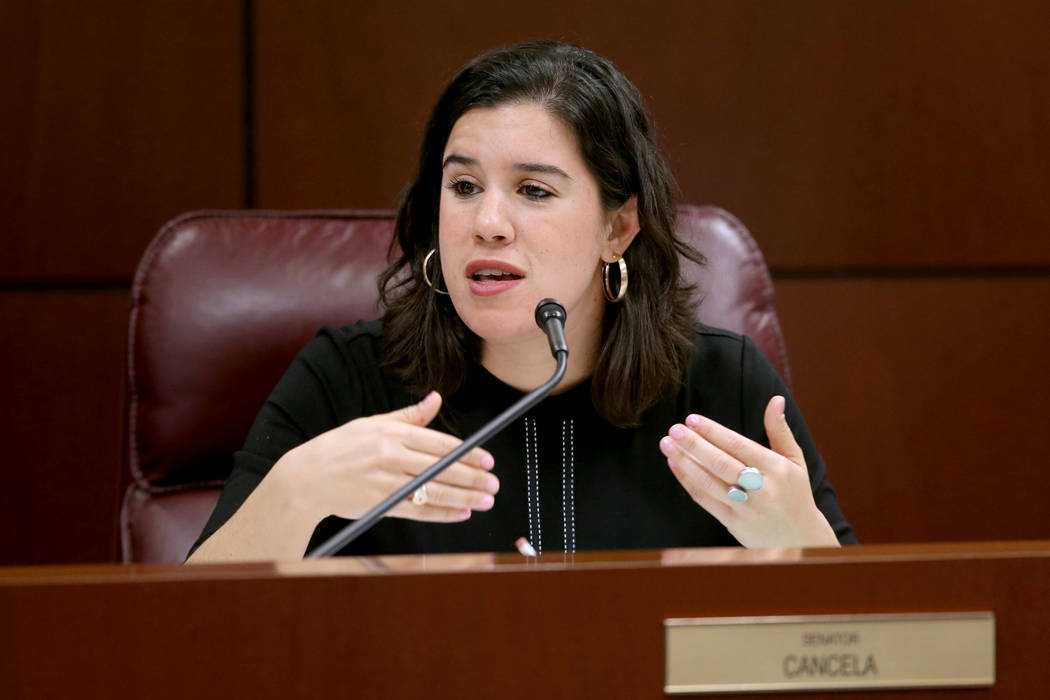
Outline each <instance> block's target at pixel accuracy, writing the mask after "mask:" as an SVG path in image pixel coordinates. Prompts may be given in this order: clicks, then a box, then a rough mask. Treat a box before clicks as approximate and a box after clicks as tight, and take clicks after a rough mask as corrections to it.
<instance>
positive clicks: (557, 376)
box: [306, 299, 569, 559]
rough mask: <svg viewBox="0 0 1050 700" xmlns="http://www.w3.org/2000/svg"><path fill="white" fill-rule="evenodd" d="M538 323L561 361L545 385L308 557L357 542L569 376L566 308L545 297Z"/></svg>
mask: <svg viewBox="0 0 1050 700" xmlns="http://www.w3.org/2000/svg"><path fill="white" fill-rule="evenodd" d="M536 324H537V325H538V326H539V327H540V328H542V329H543V332H544V333H546V334H547V340H548V342H549V343H550V346H551V354H552V355H554V359H555V361H556V362H557V363H558V365H557V367H556V368H555V370H554V375H553V376H552V377H551V378H550V379H548V380H547V381H546V382H545V383H544V384H542V385H540V386H539V387H537V388H536V389H534V390H532V391H531V392H529V393H528V394H526V395H525V396H523V397H521V398H520V399H518V401H517V403H515V404H514V405H513V406H511V407H510V408H508V409H507V410H506V411H504V412H503V413H501V414H499V415H498V416H496V417H495V418H493V419H492V420H491V421H489V422H488V423H486V424H485V425H484V426H482V428H481V429H480V430H478V432H476V433H474V434H473V435H471V436H470V437H469V438H467V439H466V440H464V441H463V443H462V444H460V445H459V447H457V448H456V449H454V450H452V451H451V452H449V453H448V454H447V455H445V456H444V457H442V458H441V459H439V460H438V461H437V462H435V463H434V464H433V465H431V466H430V467H427V469H426V470H425V471H423V472H422V473H421V474H419V476H417V477H416V478H414V479H412V480H411V481H409V482H408V483H407V484H405V485H404V486H402V487H401V488H399V489H398V490H397V491H395V492H394V493H392V494H390V496H389V497H388V498H387V499H386V500H384V501H383V502H382V503H380V504H379V505H377V506H376V507H375V508H373V509H372V510H370V511H368V512H367V513H365V514H364V515H363V516H361V518H360V519H358V520H355V521H354V522H352V523H350V524H349V525H347V526H346V527H344V528H343V529H342V530H340V531H339V532H337V533H335V534H334V535H332V537H330V538H329V539H327V540H326V541H324V542H322V543H321V544H320V545H318V546H317V547H315V548H314V549H312V550H311V551H310V552H308V553H307V555H306V558H307V559H320V558H322V557H327V556H331V555H332V554H335V553H336V552H338V551H339V550H340V549H342V548H343V547H345V546H346V545H348V544H350V543H351V542H353V541H354V540H355V539H357V538H358V537H359V536H360V535H361V534H363V533H364V532H365V531H366V530H368V529H369V528H371V527H372V526H373V525H375V524H376V522H378V520H379V519H380V518H382V517H383V516H384V515H386V514H387V512H388V511H389V510H390V509H391V508H393V507H394V506H396V505H397V504H398V503H400V502H401V501H403V500H405V499H406V498H408V497H409V496H411V495H412V494H413V493H414V492H415V490H416V489H418V488H419V487H420V486H423V485H425V484H426V483H427V482H428V481H430V480H431V479H433V478H434V477H435V476H437V475H438V474H440V473H441V472H443V471H444V470H445V469H446V468H447V467H448V466H449V465H451V464H452V463H453V462H455V461H456V460H458V459H459V458H460V457H462V456H463V455H465V454H466V453H467V452H470V451H471V450H472V449H474V448H475V447H477V446H478V445H480V444H481V443H483V442H485V441H486V440H488V439H489V438H491V437H492V436H493V435H495V434H496V433H498V432H499V431H501V430H503V428H505V427H507V426H508V425H510V424H511V423H513V422H514V420H516V419H517V418H518V417H520V416H521V415H522V414H523V413H525V411H528V410H529V409H530V408H532V407H533V406H535V405H536V404H538V403H539V402H540V401H542V400H543V398H544V397H545V396H547V394H549V393H550V392H551V391H552V390H553V389H554V387H556V386H558V383H559V382H560V381H561V380H562V377H564V376H565V368H566V367H567V366H568V364H569V344H568V343H567V342H566V340H565V307H564V306H562V305H561V304H560V303H558V302H557V301H555V300H554V299H544V300H543V301H541V302H540V303H539V304H537V306H536Z"/></svg>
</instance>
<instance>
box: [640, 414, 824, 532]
mask: <svg viewBox="0 0 1050 700" xmlns="http://www.w3.org/2000/svg"><path fill="white" fill-rule="evenodd" d="M764 422H765V426H766V435H767V436H768V437H769V445H770V448H766V447H763V446H762V445H760V444H758V443H757V442H754V441H753V440H749V439H748V438H746V437H744V436H743V435H740V434H738V433H735V432H733V431H732V430H729V429H728V428H726V427H724V426H722V425H720V424H718V423H716V422H714V421H712V420H710V419H708V418H704V417H702V416H698V415H690V416H688V417H687V418H686V419H685V425H681V424H676V425H673V426H671V429H670V430H669V431H668V433H667V436H666V437H664V438H663V439H662V440H660V451H661V452H663V453H664V455H665V456H666V457H667V463H668V465H669V466H670V467H671V471H672V472H673V473H674V475H675V477H677V478H678V481H679V482H680V483H681V484H682V486H683V487H684V488H685V490H686V491H688V492H689V495H690V496H692V498H693V500H694V501H696V502H697V503H698V504H699V505H700V506H701V507H702V508H704V509H705V510H706V511H707V512H709V513H710V514H711V515H713V516H714V517H715V518H717V519H718V521H719V522H721V523H722V524H723V525H725V527H726V529H728V530H729V532H730V533H731V534H732V535H733V537H735V538H736V539H737V541H739V542H740V543H741V544H742V545H744V546H745V547H837V546H838V545H839V542H838V539H837V538H836V537H835V533H834V531H833V530H832V529H831V526H830V525H829V524H828V521H827V518H825V517H824V514H823V513H821V512H820V510H819V509H818V508H817V506H816V503H814V502H813V491H812V489H811V487H810V484H809V472H808V470H807V469H806V460H805V457H804V456H803V454H802V448H800V447H799V446H798V443H797V442H795V436H794V435H793V434H792V433H791V428H789V427H788V424H787V420H786V419H785V418H784V397H783V396H774V397H773V398H772V399H770V401H769V404H768V405H767V406H766V413H765V418H764ZM744 467H754V468H756V469H758V470H759V471H760V472H761V473H762V478H763V483H762V486H761V488H760V489H757V490H754V491H746V493H747V500H746V501H744V502H737V501H733V500H731V499H730V498H729V489H730V487H731V486H737V481H738V479H739V478H740V472H741V470H742V469H744ZM737 488H741V487H739V486H738V487H737ZM741 490H743V489H741Z"/></svg>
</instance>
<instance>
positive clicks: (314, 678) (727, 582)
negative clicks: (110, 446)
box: [0, 541, 1050, 700]
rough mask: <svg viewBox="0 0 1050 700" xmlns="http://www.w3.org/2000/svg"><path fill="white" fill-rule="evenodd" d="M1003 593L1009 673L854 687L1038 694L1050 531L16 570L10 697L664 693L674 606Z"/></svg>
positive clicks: (959, 600)
mask: <svg viewBox="0 0 1050 700" xmlns="http://www.w3.org/2000/svg"><path fill="white" fill-rule="evenodd" d="M989 610H990V611H993V612H994V613H995V616H996V630H997V650H996V653H997V663H996V666H997V668H996V677H997V680H996V684H995V686H994V687H992V688H987V689H978V690H956V691H900V692H899V693H895V692H893V691H878V692H867V691H864V692H850V693H849V694H848V696H846V697H848V698H851V699H853V700H859V699H861V698H869V697H870V698H889V697H895V696H898V695H899V696H900V697H907V698H909V699H911V700H918V699H920V698H947V697H965V698H1011V699H1013V698H1036V697H1045V692H1046V691H1045V690H1044V683H1045V679H1046V678H1047V676H1050V671H1048V668H1050V659H1048V658H1047V656H1048V649H1050V644H1048V641H1050V632H1048V631H1050V542H1047V541H1043V542H993V543H964V544H923V545H903V546H902V545H893V546H889V545H886V546H880V545H869V546H861V547H853V548H849V549H843V550H768V551H754V552H753V551H747V550H742V549H707V550H665V551H644V552H602V553H588V554H577V555H575V556H574V557H563V556H561V555H544V556H542V557H540V558H539V559H538V560H535V559H534V560H526V559H524V558H523V557H520V556H518V555H514V556H510V555H498V556H494V555H463V556H456V555H443V556H425V557H382V558H360V559H332V560H326V561H309V562H292V563H287V564H244V565H207V566H194V567H186V566H169V565H150V566H121V565H100V566H61V567H26V568H15V567H12V568H6V569H0V678H2V684H3V685H2V688H3V692H2V695H3V697H5V698H44V697H69V698H73V697H75V698H125V697H126V698H169V697H170V698H194V697H222V698H242V697H243V698H271V697H273V698H278V697H280V698H289V697H302V698H315V697H316V698H321V697H337V698H341V697H347V698H349V697H357V698H379V697H420V698H445V697H448V698H453V697H455V698H458V699H463V698H483V697H501V698H529V700H537V699H539V698H551V697H564V698H594V699H597V698H607V697H617V698H660V697H664V695H663V674H664V666H663V664H664V658H663V648H664V639H663V624H662V623H663V620H664V619H665V618H671V617H709V616H737V615H807V614H850V613H910V612H962V611H989ZM803 695H805V697H831V696H832V694H830V693H812V694H803ZM794 696H795V697H798V694H795V695H794ZM735 697H740V696H735ZM763 697H767V698H768V697H777V696H769V695H766V696H763Z"/></svg>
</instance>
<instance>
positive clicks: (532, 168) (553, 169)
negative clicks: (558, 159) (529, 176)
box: [514, 163, 572, 180]
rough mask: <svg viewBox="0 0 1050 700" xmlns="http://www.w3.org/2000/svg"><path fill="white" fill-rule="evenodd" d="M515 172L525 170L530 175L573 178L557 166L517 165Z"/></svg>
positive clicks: (544, 164)
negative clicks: (541, 174) (540, 174)
mask: <svg viewBox="0 0 1050 700" xmlns="http://www.w3.org/2000/svg"><path fill="white" fill-rule="evenodd" d="M514 169H515V170H524V171H526V172H530V173H546V174H549V175H560V176H561V177H564V178H565V179H566V180H571V179H572V176H571V175H569V173H567V172H565V171H564V170H562V169H561V168H559V167H558V166H557V165H547V164H546V163H515V164H514Z"/></svg>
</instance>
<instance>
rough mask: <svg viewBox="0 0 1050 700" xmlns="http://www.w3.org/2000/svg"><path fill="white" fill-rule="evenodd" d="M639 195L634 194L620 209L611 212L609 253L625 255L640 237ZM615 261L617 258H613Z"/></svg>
mask: <svg viewBox="0 0 1050 700" xmlns="http://www.w3.org/2000/svg"><path fill="white" fill-rule="evenodd" d="M639 230H640V225H639V224H638V195H636V194H632V195H631V196H630V197H629V198H628V199H627V201H626V202H624V203H623V205H621V206H620V208H619V209H615V210H613V211H611V212H609V249H608V251H607V253H608V254H609V255H610V256H611V254H612V253H616V254H618V255H623V253H624V251H625V250H627V248H628V246H630V245H631V241H633V240H634V237H635V236H637V235H638V231H639ZM613 259H615V257H613Z"/></svg>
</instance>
